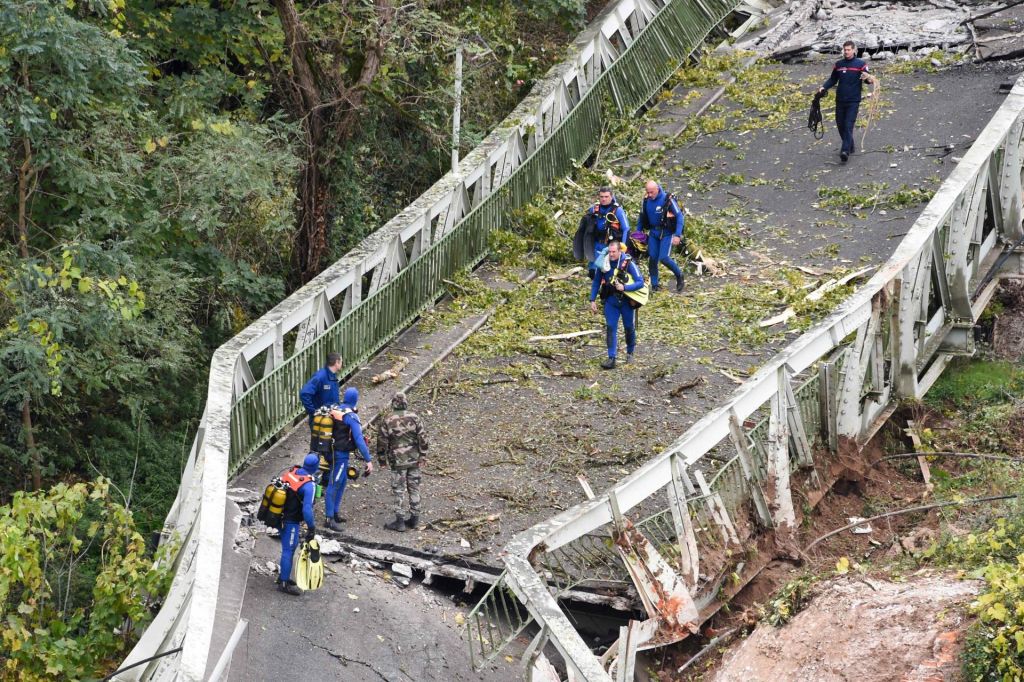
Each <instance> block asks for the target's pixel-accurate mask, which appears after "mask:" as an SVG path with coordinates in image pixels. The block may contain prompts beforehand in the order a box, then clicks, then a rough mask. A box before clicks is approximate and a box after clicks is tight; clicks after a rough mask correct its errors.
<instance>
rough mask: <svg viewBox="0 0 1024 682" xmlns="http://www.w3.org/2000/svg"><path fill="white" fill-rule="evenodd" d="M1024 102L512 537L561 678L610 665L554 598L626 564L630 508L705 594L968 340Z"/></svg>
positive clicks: (1009, 192)
mask: <svg viewBox="0 0 1024 682" xmlns="http://www.w3.org/2000/svg"><path fill="white" fill-rule="evenodd" d="M1022 112H1024V80H1022V81H1018V83H1017V84H1016V86H1015V87H1014V88H1013V90H1012V92H1011V93H1010V95H1009V96H1008V97H1007V99H1006V101H1005V102H1004V103H1003V104H1002V106H1001V107H1000V108H999V110H998V111H997V112H996V114H995V115H994V116H993V118H992V119H991V121H990V122H989V123H988V125H987V126H986V127H985V129H984V130H983V131H982V132H981V134H980V135H979V136H978V138H977V141H976V142H975V143H974V145H973V146H972V147H971V148H970V150H969V151H968V152H967V153H966V154H965V155H964V158H963V160H962V161H961V162H960V163H959V165H958V166H957V167H956V169H954V171H953V172H952V173H951V174H950V176H949V178H948V179H947V180H946V181H945V182H944V183H943V184H942V185H941V187H940V188H939V190H938V191H937V192H936V194H935V196H934V197H933V198H932V200H931V201H930V202H929V203H928V205H927V206H926V207H925V209H924V211H923V212H922V213H921V215H920V216H919V218H918V219H917V221H916V222H915V223H914V226H913V227H912V229H911V230H910V232H908V234H907V235H906V237H905V238H904V239H903V241H902V242H901V243H900V244H899V246H898V247H897V249H896V251H895V253H894V254H893V256H892V257H891V258H890V259H889V260H888V261H887V262H886V263H885V264H884V265H882V266H881V267H880V268H879V270H878V271H877V272H876V273H875V275H874V276H873V277H872V278H871V279H870V281H868V282H867V283H866V284H865V285H864V286H863V287H862V288H860V289H859V290H858V291H857V292H855V293H854V294H853V295H852V296H851V297H850V298H849V299H847V300H846V301H845V302H843V303H842V304H841V305H840V306H839V307H838V308H837V309H836V310H835V311H834V312H833V313H832V314H830V315H829V316H828V317H827V318H826V319H825V320H823V321H822V322H821V323H819V324H817V325H815V326H814V327H813V328H811V329H810V330H808V331H807V332H805V333H804V334H803V335H801V336H800V337H799V338H797V339H796V340H795V341H793V342H792V343H791V344H790V345H789V346H788V347H786V348H785V349H783V350H782V351H781V352H779V353H778V354H777V355H776V356H775V357H774V358H772V359H771V360H770V361H769V362H767V363H766V364H765V366H764V367H762V368H761V369H760V370H759V371H758V372H757V373H756V374H754V375H753V376H752V377H751V378H750V379H748V380H747V381H745V382H744V383H743V385H742V386H740V387H739V388H737V390H736V391H735V392H734V393H733V394H732V395H731V396H730V397H729V399H728V400H726V401H725V402H724V403H722V404H721V405H719V406H718V407H717V408H716V409H715V410H713V411H712V412H710V413H708V414H707V415H705V416H704V417H703V418H702V419H700V420H699V421H698V422H697V423H696V424H694V425H693V426H692V427H691V428H690V429H689V430H687V431H686V432H685V433H684V434H683V435H682V436H680V437H679V438H678V439H677V440H676V441H675V442H674V443H673V444H672V445H671V446H669V447H668V448H667V449H666V450H665V451H663V452H661V453H660V454H658V455H657V456H655V457H654V458H653V459H651V460H650V461H649V462H647V463H646V464H644V465H643V466H641V467H640V468H638V469H637V470H636V471H634V472H633V473H632V474H630V475H629V476H627V477H626V478H624V479H622V480H621V481H619V482H618V483H616V484H614V485H613V486H612V487H611V488H610V489H609V490H608V491H607V492H605V493H604V494H602V495H600V496H598V497H596V498H595V499H593V500H592V501H588V502H585V503H583V504H580V505H578V506H576V507H573V508H572V509H569V510H567V511H565V512H563V513H561V514H559V515H558V516H556V517H554V518H552V519H550V520H548V521H545V522H543V523H540V524H538V525H536V526H534V527H532V528H530V529H529V530H527V531H525V532H523V533H521V534H520V535H518V536H516V537H515V538H514V539H513V540H512V541H511V542H510V543H509V544H508V545H507V546H506V548H505V552H504V554H503V559H504V561H505V565H506V572H505V574H504V576H503V581H502V588H503V589H510V590H512V591H513V592H514V593H515V594H516V596H517V597H518V598H519V600H520V601H521V602H522V604H523V605H524V606H525V608H526V609H527V611H528V612H529V617H530V619H532V620H533V621H536V625H537V627H538V630H539V633H540V634H539V635H538V640H537V641H535V642H534V644H533V645H531V651H536V650H537V649H538V647H539V645H540V644H541V643H543V641H550V642H551V643H552V644H553V645H554V646H555V647H556V648H557V650H558V651H559V653H560V654H561V656H562V658H563V660H564V661H565V663H566V666H567V667H568V668H569V669H570V670H571V672H572V673H573V674H574V675H573V676H570V679H581V680H588V681H591V682H596V681H598V680H610V679H611V677H610V675H609V673H608V672H607V671H606V670H605V668H604V666H603V665H602V663H601V661H600V660H599V659H598V657H597V656H595V655H594V654H593V653H592V652H591V650H590V648H589V647H588V645H587V643H586V642H585V641H584V639H583V638H582V637H581V636H580V635H579V633H578V632H577V631H576V629H575V628H574V626H573V624H572V622H571V621H570V620H569V618H567V617H566V614H565V613H564V612H563V611H562V610H561V608H560V606H559V603H558V600H557V598H558V596H559V594H560V593H561V589H562V588H563V586H565V585H570V584H575V583H577V582H580V581H585V580H587V579H597V578H600V579H612V580H616V579H617V580H622V581H626V580H628V577H627V576H626V571H625V570H624V568H623V565H622V563H621V561H620V560H619V557H618V556H617V555H616V552H615V550H614V548H613V546H612V543H611V542H610V538H611V537H612V535H613V533H614V531H615V530H616V529H621V528H623V527H626V526H627V525H628V524H630V523H632V524H633V525H634V526H636V527H637V528H638V529H639V530H641V531H642V532H644V534H645V535H647V536H648V538H649V539H650V541H651V543H652V545H653V546H654V547H655V548H656V549H658V551H659V552H661V553H662V554H663V555H664V556H665V557H666V558H667V559H669V560H670V561H671V562H672V563H673V565H674V567H675V568H676V570H678V571H679V574H680V578H682V579H683V580H684V581H685V583H686V584H687V587H688V590H689V591H690V593H691V597H692V598H693V599H694V602H695V604H696V605H697V607H698V609H702V608H704V607H706V606H708V605H709V604H711V603H712V602H713V600H714V599H715V598H716V594H717V592H718V589H719V587H721V585H722V584H723V583H722V579H723V578H724V577H725V576H726V575H728V572H729V571H731V570H732V567H731V566H729V565H728V563H727V561H725V560H723V557H724V556H727V554H728V553H725V552H723V551H722V550H723V549H734V550H736V549H742V547H744V546H748V545H746V544H745V543H746V542H747V541H749V540H751V539H754V538H755V537H756V536H757V535H758V534H759V533H764V532H766V531H767V530H768V529H772V528H774V529H785V528H786V527H789V528H792V526H793V525H794V523H795V519H796V515H795V510H794V508H793V501H792V497H793V495H792V488H794V487H797V486H801V487H803V488H804V489H805V492H807V493H808V494H810V493H812V492H813V489H814V488H815V487H817V486H819V485H821V478H820V477H819V476H818V475H817V474H818V472H817V468H821V467H822V465H825V464H827V463H828V462H827V460H828V459H829V458H831V457H834V456H836V454H842V453H844V452H850V451H851V450H855V449H856V448H857V447H859V446H861V445H863V444H864V443H866V442H867V440H868V439H870V437H871V436H873V435H874V433H876V431H877V429H878V428H880V426H881V425H882V424H883V423H884V422H885V421H886V420H887V419H888V418H889V417H890V416H891V414H892V412H893V411H894V409H895V407H896V406H897V404H898V402H899V401H900V400H901V399H903V398H917V397H921V396H922V395H923V394H924V393H925V391H927V390H928V388H929V387H930V386H931V385H932V383H933V382H934V381H935V380H936V379H937V378H938V376H939V375H940V373H941V372H942V370H943V369H944V368H945V367H946V365H947V364H948V362H949V361H950V359H951V358H952V357H954V356H955V355H969V354H971V353H972V352H973V350H974V348H973V327H974V324H975V322H976V321H977V320H978V318H979V316H980V315H981V313H982V311H983V310H984V308H985V307H986V306H987V304H988V302H989V301H990V300H991V297H992V295H993V294H994V292H995V288H996V286H997V284H998V279H999V277H996V278H995V279H992V280H991V281H988V282H987V281H986V280H987V279H988V276H989V275H990V274H991V273H992V272H993V269H994V267H995V265H996V261H997V259H998V258H999V256H1000V254H1001V252H1003V251H1004V248H1003V247H1004V246H1005V245H1006V244H1016V243H1018V240H1020V239H1021V238H1022V236H1024V233H1022V227H1021V204H1022V181H1021V178H1022V173H1024V163H1022V159H1024V148H1022V139H1021V138H1022V132H1024V114H1022ZM1005 263H1006V264H1005V265H1004V266H1003V268H1002V270H1000V271H999V272H998V273H997V274H999V275H1006V274H1007V273H1015V274H1020V273H1021V269H1022V264H1021V257H1020V255H1019V254H1016V253H1015V254H1013V257H1012V258H1011V259H1009V260H1006V261H1005ZM801 377H802V379H801ZM797 381H802V383H799V384H797V383H796V382H797ZM728 449H731V450H733V451H734V452H735V456H734V457H733V458H731V459H729V460H728V461H727V462H726V463H725V464H718V463H717V460H718V459H720V456H719V457H716V460H712V459H711V458H709V457H708V454H709V453H712V452H715V453H718V455H720V453H721V452H722V451H723V450H728ZM709 472H713V473H711V474H710V475H711V478H710V480H706V476H705V474H706V473H709ZM651 510H660V511H656V512H655V513H654V514H651ZM631 511H632V512H633V514H632V518H631V517H630V512H631ZM640 518H643V520H642V521H641V520H638V519H640ZM732 555H733V556H737V552H733V553H732ZM716 575H717V576H718V579H717V580H716V579H715V577H716ZM485 612H486V611H485V610H478V611H474V612H473V613H472V614H471V615H473V616H474V617H476V616H477V614H482V613H485ZM487 653H488V655H490V656H494V655H496V653H497V650H496V647H495V646H493V645H492V646H491V647H489V648H488V649H487ZM479 658H482V657H478V660H479Z"/></svg>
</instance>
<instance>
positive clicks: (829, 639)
mask: <svg viewBox="0 0 1024 682" xmlns="http://www.w3.org/2000/svg"><path fill="white" fill-rule="evenodd" d="M979 588H980V585H979V583H977V582H974V581H961V580H956V579H954V578H951V577H948V576H943V575H931V576H926V577H921V578H916V579H914V580H912V581H911V582H907V583H893V582H887V581H883V580H876V579H873V578H862V577H852V576H846V577H843V578H840V579H837V580H834V581H831V582H828V583H825V584H823V585H821V586H819V587H818V588H816V592H817V594H816V596H815V597H814V598H813V599H812V601H811V603H810V604H809V605H808V606H807V608H806V609H804V611H802V612H801V613H799V614H797V616H796V617H794V618H793V620H792V621H791V622H790V623H788V624H787V625H785V626H784V627H781V628H776V627H772V626H769V625H761V626H759V627H758V628H757V629H756V630H755V631H754V632H753V633H752V634H751V635H750V636H749V637H748V638H747V639H746V640H745V641H744V642H743V643H742V644H741V645H740V646H738V647H737V648H736V649H735V650H734V651H733V652H732V653H731V654H729V655H728V656H727V657H726V659H725V660H724V661H723V662H722V664H721V666H720V667H719V669H718V672H717V674H716V675H715V677H714V678H713V679H714V680H715V681H716V682H733V681H735V682H751V681H755V680H789V681H790V682H826V681H828V680H853V679H856V680H858V682H871V681H877V682H889V681H891V680H908V681H909V680H920V681H924V680H944V679H951V678H952V677H953V676H954V675H955V673H956V671H957V670H958V666H959V664H958V663H957V653H958V651H959V648H960V642H961V639H962V634H963V631H964V629H965V628H966V626H967V624H968V618H967V617H966V616H965V615H964V608H963V607H965V606H966V604H967V603H968V602H969V601H970V600H971V599H972V598H973V596H974V595H975V594H977V593H978V590H979Z"/></svg>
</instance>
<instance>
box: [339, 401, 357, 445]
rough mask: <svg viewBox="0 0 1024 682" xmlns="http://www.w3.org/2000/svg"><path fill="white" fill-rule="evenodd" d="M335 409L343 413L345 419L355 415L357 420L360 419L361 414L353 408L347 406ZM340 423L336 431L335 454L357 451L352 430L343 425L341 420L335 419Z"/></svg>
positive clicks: (342, 416)
mask: <svg viewBox="0 0 1024 682" xmlns="http://www.w3.org/2000/svg"><path fill="white" fill-rule="evenodd" d="M334 409H335V410H337V411H338V412H341V418H342V419H344V418H345V415H348V414H354V415H355V416H356V419H359V414H358V413H357V412H356V411H355V410H353V409H352V408H351V407H346V406H345V405H335V406H334ZM335 421H336V422H337V423H338V428H337V429H335V434H334V436H335V438H334V451H335V452H352V451H353V450H355V449H356V441H355V438H353V437H352V429H350V428H349V427H348V425H347V424H343V423H342V421H341V419H335Z"/></svg>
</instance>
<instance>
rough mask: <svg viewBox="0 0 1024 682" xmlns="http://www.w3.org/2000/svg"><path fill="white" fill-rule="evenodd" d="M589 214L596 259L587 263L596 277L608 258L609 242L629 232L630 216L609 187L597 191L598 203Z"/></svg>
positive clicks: (589, 210) (619, 239)
mask: <svg viewBox="0 0 1024 682" xmlns="http://www.w3.org/2000/svg"><path fill="white" fill-rule="evenodd" d="M587 216H588V217H589V218H590V220H591V221H592V225H593V232H594V260H592V261H590V262H589V263H587V270H588V271H589V272H590V274H591V277H595V276H596V273H597V271H598V270H601V269H602V266H603V265H604V261H605V259H606V258H607V255H608V242H609V241H611V240H612V239H615V240H618V241H622V239H623V237H624V236H625V235H628V234H629V218H627V217H626V212H625V211H624V210H623V209H622V206H620V205H619V201H618V199H616V198H615V195H614V194H613V193H612V190H611V188H609V187H602V188H601V189H599V190H598V191H597V203H596V204H594V205H593V206H592V207H590V208H588V209H587Z"/></svg>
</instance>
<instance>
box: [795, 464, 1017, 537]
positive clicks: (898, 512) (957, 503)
mask: <svg viewBox="0 0 1024 682" xmlns="http://www.w3.org/2000/svg"><path fill="white" fill-rule="evenodd" d="M914 457H917V453H914ZM1018 497H1020V495H992V496H990V497H975V498H973V499H970V500H948V501H946V502H933V503H932V504H922V505H920V506H918V507H909V508H907V509H897V510H896V511H891V512H885V513H884V514H879V515H877V516H872V517H870V518H867V519H861V520H859V521H857V522H855V523H848V524H846V525H845V526H843V527H842V528H837V529H835V530H834V531H832V532H831V533H825V534H824V535H822V536H821V537H820V538H818V539H816V540H815V541H814V542H812V543H811V544H809V545H807V546H806V547H804V550H803V551H804V552H809V551H811V548H812V547H814V546H815V545H817V544H818V543H819V542H821V541H822V540H827V539H828V538H830V537H832V536H834V535H839V534H840V533H842V532H843V531H845V530H850V529H851V528H853V527H854V526H863V525H864V524H866V523H871V522H872V521H878V520H879V519H886V518H889V517H890V516H900V515H902V514H913V513H914V512H919V511H928V510H929V509H938V508H939V507H954V506H955V507H962V506H967V505H971V504H982V503H985V502H999V501H1001V500H1015V499H1017V498H1018Z"/></svg>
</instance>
